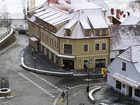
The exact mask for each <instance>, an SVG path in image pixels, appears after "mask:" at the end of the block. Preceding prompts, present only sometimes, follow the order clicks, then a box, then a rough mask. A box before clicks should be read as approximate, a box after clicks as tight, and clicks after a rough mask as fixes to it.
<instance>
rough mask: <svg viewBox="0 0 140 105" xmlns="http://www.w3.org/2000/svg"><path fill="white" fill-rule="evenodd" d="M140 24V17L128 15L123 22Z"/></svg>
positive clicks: (123, 23) (124, 23) (125, 23)
mask: <svg viewBox="0 0 140 105" xmlns="http://www.w3.org/2000/svg"><path fill="white" fill-rule="evenodd" d="M138 24H139V25H140V17H136V16H128V17H127V18H126V19H125V20H124V21H123V22H122V25H138Z"/></svg>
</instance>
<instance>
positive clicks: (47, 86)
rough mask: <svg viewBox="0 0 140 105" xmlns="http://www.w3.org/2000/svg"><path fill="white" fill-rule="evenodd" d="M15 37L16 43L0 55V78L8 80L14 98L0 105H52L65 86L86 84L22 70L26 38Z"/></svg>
mask: <svg viewBox="0 0 140 105" xmlns="http://www.w3.org/2000/svg"><path fill="white" fill-rule="evenodd" d="M16 37H17V43H16V44H15V45H14V46H13V47H12V48H10V49H9V50H8V51H7V52H5V53H4V54H2V55H0V68H1V69H0V77H7V78H8V79H9V87H10V88H11V89H12V95H13V96H14V97H13V98H11V99H4V100H0V105H53V103H54V101H55V99H56V98H57V96H58V95H59V94H60V93H61V92H62V90H64V89H65V88H66V84H68V85H69V86H75V85H79V84H83V83H87V81H86V80H85V79H82V78H76V77H75V78H70V77H54V76H47V75H39V74H35V73H32V72H29V71H26V70H24V69H23V68H22V67H21V65H20V60H21V57H22V55H23V52H24V48H25V47H26V46H27V45H28V37H27V36H26V35H18V33H16ZM81 80H82V81H81Z"/></svg>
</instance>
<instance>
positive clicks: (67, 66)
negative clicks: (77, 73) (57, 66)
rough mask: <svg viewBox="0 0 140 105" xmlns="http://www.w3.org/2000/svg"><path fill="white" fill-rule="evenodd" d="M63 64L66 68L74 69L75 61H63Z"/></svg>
mask: <svg viewBox="0 0 140 105" xmlns="http://www.w3.org/2000/svg"><path fill="white" fill-rule="evenodd" d="M63 64H64V67H65V68H68V69H74V61H73V60H66V59H63Z"/></svg>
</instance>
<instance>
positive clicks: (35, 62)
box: [34, 55, 36, 69]
mask: <svg viewBox="0 0 140 105" xmlns="http://www.w3.org/2000/svg"><path fill="white" fill-rule="evenodd" d="M34 68H35V69H36V56H35V55H34Z"/></svg>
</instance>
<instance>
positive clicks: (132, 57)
mask: <svg viewBox="0 0 140 105" xmlns="http://www.w3.org/2000/svg"><path fill="white" fill-rule="evenodd" d="M118 58H121V59H124V60H127V61H129V62H132V64H133V65H134V66H135V68H136V70H137V71H138V72H139V73H140V45H139V46H130V47H129V48H128V49H127V50H126V51H124V52H123V53H122V54H120V55H119V56H118Z"/></svg>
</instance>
